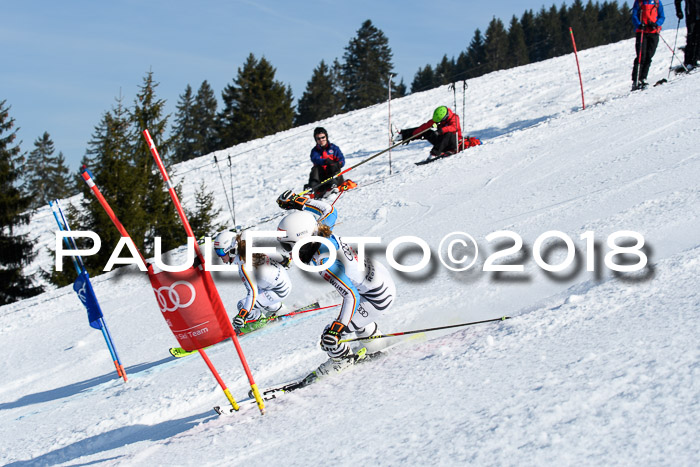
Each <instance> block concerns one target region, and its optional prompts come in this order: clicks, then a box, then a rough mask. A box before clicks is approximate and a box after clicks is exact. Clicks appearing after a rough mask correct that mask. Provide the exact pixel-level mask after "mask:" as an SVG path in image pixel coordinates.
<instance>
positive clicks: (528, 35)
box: [520, 10, 537, 62]
mask: <svg viewBox="0 0 700 467" xmlns="http://www.w3.org/2000/svg"><path fill="white" fill-rule="evenodd" d="M520 27H521V28H522V29H523V37H524V38H525V47H526V48H527V59H528V62H533V61H534V58H535V53H534V50H535V42H536V41H537V31H536V30H535V27H536V26H535V14H534V13H533V12H532V10H527V11H525V13H523V15H522V16H521V17H520Z"/></svg>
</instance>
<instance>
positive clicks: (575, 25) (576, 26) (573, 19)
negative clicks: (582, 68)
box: [563, 0, 590, 50]
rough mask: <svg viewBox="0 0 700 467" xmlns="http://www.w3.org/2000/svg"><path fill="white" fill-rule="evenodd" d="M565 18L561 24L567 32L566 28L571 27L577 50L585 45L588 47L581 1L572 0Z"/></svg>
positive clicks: (586, 29)
mask: <svg viewBox="0 0 700 467" xmlns="http://www.w3.org/2000/svg"><path fill="white" fill-rule="evenodd" d="M566 18H567V22H566V24H564V25H563V26H564V28H566V29H567V32H568V28H571V29H573V31H574V34H575V36H576V47H577V48H578V50H583V49H585V48H586V47H590V46H589V45H588V44H589V40H588V33H589V31H588V28H587V27H586V24H585V18H584V14H583V3H581V0H574V3H572V4H571V6H570V7H569V8H568V10H567V14H566ZM569 42H570V40H569ZM572 48H573V46H572Z"/></svg>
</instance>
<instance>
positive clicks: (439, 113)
mask: <svg viewBox="0 0 700 467" xmlns="http://www.w3.org/2000/svg"><path fill="white" fill-rule="evenodd" d="M446 117H447V107H445V106H444V105H441V106H440V107H438V108H437V109H435V112H433V121H434V122H435V123H440V122H441V121H443V120H444V119H445V118H446Z"/></svg>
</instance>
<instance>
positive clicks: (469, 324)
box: [338, 316, 510, 344]
mask: <svg viewBox="0 0 700 467" xmlns="http://www.w3.org/2000/svg"><path fill="white" fill-rule="evenodd" d="M507 319H510V316H502V317H500V318H494V319H485V320H483V321H472V322H470V323H461V324H451V325H449V326H438V327H436V328H425V329H416V330H415V331H404V332H394V333H391V334H378V335H376V336H370V337H356V338H353V339H343V340H341V341H338V343H339V344H342V343H343V342H356V341H360V340H362V341H366V340H371V339H384V338H385V337H394V336H407V335H409V334H417V333H419V332H428V331H439V330H440V329H450V328H458V327H461V326H473V325H475V324H483V323H493V322H495V321H505V320H507Z"/></svg>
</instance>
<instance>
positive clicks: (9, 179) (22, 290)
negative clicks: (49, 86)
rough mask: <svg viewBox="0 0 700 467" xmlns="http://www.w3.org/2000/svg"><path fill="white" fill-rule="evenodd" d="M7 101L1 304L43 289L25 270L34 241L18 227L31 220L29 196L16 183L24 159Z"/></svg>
mask: <svg viewBox="0 0 700 467" xmlns="http://www.w3.org/2000/svg"><path fill="white" fill-rule="evenodd" d="M5 104H6V101H5V100H3V101H0V305H5V304H7V303H12V302H15V301H17V300H21V299H23V298H27V297H32V296H34V295H38V294H40V293H41V292H42V291H43V289H42V287H40V286H36V285H34V284H33V282H32V280H31V279H30V278H29V277H27V276H25V275H24V274H23V268H24V266H26V265H28V264H29V263H30V262H31V260H32V259H33V258H34V256H35V254H36V253H35V252H34V251H33V246H34V242H33V241H31V240H30V239H29V236H28V234H21V235H18V234H17V232H16V231H15V229H16V228H17V227H19V226H21V225H26V224H27V223H29V214H28V213H27V212H26V209H27V208H28V207H29V205H30V199H29V197H28V196H26V195H25V194H24V193H22V191H21V190H20V189H19V188H18V187H17V186H16V183H17V182H18V178H19V173H18V171H17V167H18V166H19V165H21V164H22V163H23V157H22V156H21V155H20V148H19V146H13V143H14V140H15V138H16V137H17V130H13V127H14V123H15V120H14V118H11V117H10V108H9V107H6V105H5Z"/></svg>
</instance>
